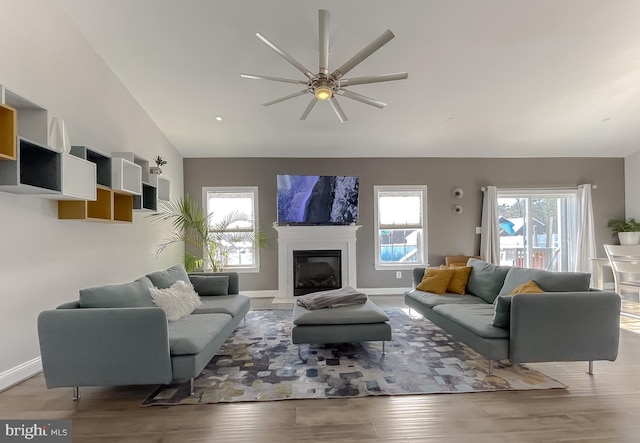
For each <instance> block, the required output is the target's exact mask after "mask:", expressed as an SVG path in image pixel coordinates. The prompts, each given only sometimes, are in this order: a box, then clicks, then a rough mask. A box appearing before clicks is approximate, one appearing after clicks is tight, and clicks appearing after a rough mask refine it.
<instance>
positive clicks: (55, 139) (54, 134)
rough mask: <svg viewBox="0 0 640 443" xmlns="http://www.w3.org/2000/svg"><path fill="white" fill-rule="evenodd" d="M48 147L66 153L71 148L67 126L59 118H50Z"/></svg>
mask: <svg viewBox="0 0 640 443" xmlns="http://www.w3.org/2000/svg"><path fill="white" fill-rule="evenodd" d="M49 147H50V148H52V149H55V150H56V151H60V152H64V153H67V154H68V153H69V151H70V150H71V143H70V142H69V134H68V133H67V127H66V126H65V124H64V120H63V119H61V118H58V117H52V118H51V124H50V125H49Z"/></svg>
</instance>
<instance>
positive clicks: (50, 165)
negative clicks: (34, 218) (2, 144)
mask: <svg viewBox="0 0 640 443" xmlns="http://www.w3.org/2000/svg"><path fill="white" fill-rule="evenodd" d="M0 191H6V192H11V193H14V194H36V195H41V196H47V195H55V196H57V195H60V194H61V193H62V153H61V152H58V151H53V150H51V149H49V148H47V147H46V146H42V145H40V144H38V143H35V142H33V141H31V140H27V139H25V138H23V137H18V143H17V152H16V160H15V161H2V162H0Z"/></svg>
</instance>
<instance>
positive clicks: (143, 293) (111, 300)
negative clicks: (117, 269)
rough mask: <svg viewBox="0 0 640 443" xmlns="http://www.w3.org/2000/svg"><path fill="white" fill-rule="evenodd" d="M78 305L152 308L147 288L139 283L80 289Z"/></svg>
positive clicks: (86, 306)
mask: <svg viewBox="0 0 640 443" xmlns="http://www.w3.org/2000/svg"><path fill="white" fill-rule="evenodd" d="M79 303H80V307H81V308H147V307H153V306H154V304H153V300H152V299H151V294H150V293H149V288H148V286H147V285H146V284H145V283H144V282H141V281H134V282H131V283H124V284H121V285H105V286H98V287H95V288H87V289H81V290H80V300H79Z"/></svg>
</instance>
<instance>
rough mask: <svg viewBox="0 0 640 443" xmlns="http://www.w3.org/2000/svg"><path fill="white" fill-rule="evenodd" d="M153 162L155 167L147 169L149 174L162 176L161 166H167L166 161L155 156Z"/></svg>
mask: <svg viewBox="0 0 640 443" xmlns="http://www.w3.org/2000/svg"><path fill="white" fill-rule="evenodd" d="M153 161H154V162H155V164H156V166H152V167H150V168H149V172H150V173H152V174H158V175H159V174H162V169H161V166H164V165H166V164H167V161H166V160H165V159H163V158H162V157H161V156H159V155H156V156H155V157H154V159H153Z"/></svg>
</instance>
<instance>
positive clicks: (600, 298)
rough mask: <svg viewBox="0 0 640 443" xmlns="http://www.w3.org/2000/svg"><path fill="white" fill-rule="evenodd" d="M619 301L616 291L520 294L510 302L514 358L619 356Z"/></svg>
mask: <svg viewBox="0 0 640 443" xmlns="http://www.w3.org/2000/svg"><path fill="white" fill-rule="evenodd" d="M620 304H621V301H620V296H619V295H618V294H616V293H615V292H548V293H543V294H518V295H517V296H515V297H513V300H512V302H511V325H510V338H509V360H511V361H512V362H513V363H524V362H536V361H593V360H611V361H613V360H615V359H616V357H617V355H618V343H619V339H620Z"/></svg>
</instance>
